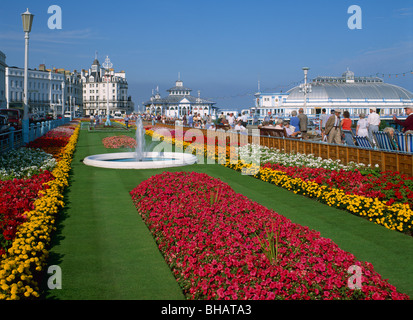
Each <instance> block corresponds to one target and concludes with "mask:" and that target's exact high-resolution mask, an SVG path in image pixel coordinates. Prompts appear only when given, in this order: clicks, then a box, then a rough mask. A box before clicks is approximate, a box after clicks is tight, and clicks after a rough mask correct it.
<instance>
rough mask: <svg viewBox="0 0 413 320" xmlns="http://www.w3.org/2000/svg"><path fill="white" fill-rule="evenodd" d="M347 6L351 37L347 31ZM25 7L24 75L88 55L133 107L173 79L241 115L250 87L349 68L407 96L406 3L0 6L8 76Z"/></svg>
mask: <svg viewBox="0 0 413 320" xmlns="http://www.w3.org/2000/svg"><path fill="white" fill-rule="evenodd" d="M353 4H356V5H359V6H360V8H361V9H362V29H361V30H350V29H349V28H348V26H347V21H348V19H349V18H350V16H351V14H349V13H347V9H348V7H349V6H350V5H353ZM50 5H59V6H60V7H61V9H62V29H61V30H51V29H49V28H48V26H47V21H48V19H49V17H50V16H51V15H50V14H48V13H47V9H48V7H49V6H50ZM27 7H28V8H29V10H30V12H32V13H33V14H35V17H34V23H33V28H32V32H31V34H30V61H29V67H31V68H37V67H38V65H39V64H41V63H45V64H46V66H47V67H52V66H54V67H57V68H65V69H68V70H74V69H76V70H81V69H88V68H89V67H90V65H91V63H92V61H93V59H94V56H95V52H96V51H97V52H98V58H99V60H100V61H101V63H102V62H103V61H104V58H105V57H106V56H107V55H108V56H109V57H110V59H111V61H112V63H113V65H114V68H115V69H116V70H118V71H120V70H125V71H126V76H127V78H128V82H129V94H130V95H131V96H132V99H133V101H134V102H135V104H137V105H140V104H141V103H142V102H143V101H146V100H147V99H148V98H149V97H150V95H151V93H152V89H155V88H156V87H157V86H159V89H160V93H161V95H162V96H165V95H166V94H167V92H166V91H165V90H167V89H168V88H170V87H172V86H174V84H175V81H176V80H177V78H178V72H179V73H180V75H181V80H183V81H184V85H185V86H187V87H189V88H191V89H193V93H192V94H193V95H197V92H198V90H200V91H201V97H203V98H210V99H211V100H213V101H216V102H217V106H218V107H220V108H223V109H240V108H248V107H251V106H252V105H253V94H254V92H256V91H257V83H258V80H260V83H261V90H262V91H271V92H279V91H281V90H283V91H284V92H285V91H286V90H287V89H290V88H291V87H292V85H294V84H295V83H297V82H299V81H301V80H302V79H303V71H302V69H301V68H302V67H303V66H308V67H310V71H309V78H314V77H316V76H318V75H324V76H339V75H341V74H342V73H343V72H344V71H345V70H346V69H347V68H350V70H352V71H354V72H355V74H356V76H357V75H360V76H369V75H376V74H377V73H378V74H379V75H380V76H382V74H384V75H385V76H384V77H383V78H384V80H385V81H386V82H389V83H393V84H396V85H400V86H403V87H405V88H407V89H409V90H410V91H413V74H412V73H410V71H412V70H413V1H412V0H392V1H382V0H380V1H377V0H375V1H374V0H352V1H327V0H313V1H305V0H296V1H276V0H272V1H270V0H254V1H250V0H237V1H234V0H219V1H217V0H175V1H172V0H169V1H167V0H150V1H141V0H137V1H136V0H135V1H117V2H114V1H104V0H101V1H88V0H84V1H78V0H72V1H45V0H39V1H22V0H2V10H1V11H0V50H1V51H3V52H4V53H5V54H6V56H7V59H6V63H7V64H8V65H10V66H19V67H23V65H24V35H23V31H22V23H21V16H20V14H21V13H23V12H24V11H26V8H27ZM403 72H408V73H407V74H406V75H405V76H403V75H402V73H403ZM396 73H399V74H400V75H399V76H398V77H397V78H396V77H395V76H394V74H396ZM388 74H393V75H392V76H391V77H388Z"/></svg>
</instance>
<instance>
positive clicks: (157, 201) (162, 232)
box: [131, 172, 409, 300]
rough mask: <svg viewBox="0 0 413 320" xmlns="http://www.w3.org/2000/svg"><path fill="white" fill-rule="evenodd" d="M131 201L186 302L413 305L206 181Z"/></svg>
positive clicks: (159, 186)
mask: <svg viewBox="0 0 413 320" xmlns="http://www.w3.org/2000/svg"><path fill="white" fill-rule="evenodd" d="M131 196H132V199H133V202H134V204H135V206H136V208H137V210H138V212H139V214H140V215H141V216H142V219H143V220H144V221H145V223H146V225H147V226H148V228H149V230H150V232H151V233H152V235H153V237H154V239H155V240H156V243H157V244H158V247H159V249H160V251H161V252H162V254H163V255H164V258H165V261H166V262H167V263H168V265H169V267H170V268H171V270H172V272H173V274H174V275H175V277H176V279H177V281H178V283H179V284H180V286H181V288H182V290H183V292H184V294H185V296H186V298H187V299H208V300H209V299H232V300H244V299H246V300H266V299H268V300H274V299H284V300H295V299H297V300H309V299H316V300H321V299H322V300H328V299H340V300H382V299H383V300H407V299H409V297H408V296H407V295H405V294H402V293H399V292H397V290H396V288H395V287H394V286H392V285H391V284H389V283H388V282H387V281H386V280H384V279H382V277H381V276H380V274H378V273H377V272H376V271H375V270H374V268H373V266H372V265H371V264H370V263H368V262H363V261H358V260H357V259H356V258H355V257H354V255H352V254H351V253H348V252H345V251H343V250H342V249H340V248H339V247H338V246H337V245H336V244H335V243H333V242H332V241H331V240H330V239H326V238H323V237H321V236H320V233H319V232H317V231H314V230H311V229H309V228H308V227H303V226H301V225H298V224H295V223H292V222H291V221H290V220H289V219H287V218H285V217H284V216H281V215H279V214H277V213H276V212H275V211H273V210H270V209H268V208H266V207H264V206H262V205H260V204H258V203H256V202H253V201H251V200H249V199H248V198H247V197H245V196H243V195H241V194H236V193H235V192H234V191H233V190H232V189H231V188H230V186H229V185H228V184H225V183H223V182H222V181H220V180H219V179H216V178H212V177H210V176H208V175H206V174H202V173H194V172H175V173H170V172H165V173H162V174H159V175H155V176H152V177H151V178H149V179H148V180H146V181H144V182H142V183H141V184H139V185H138V186H137V187H136V188H134V189H133V190H132V191H131ZM234 199H236V201H234ZM354 268H359V269H360V270H361V278H359V279H358V280H359V281H360V282H359V285H358V287H354V285H352V284H354V283H353V280H354V279H353V275H352V272H351V270H353V269H354Z"/></svg>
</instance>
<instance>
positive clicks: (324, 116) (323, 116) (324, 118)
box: [320, 109, 331, 141]
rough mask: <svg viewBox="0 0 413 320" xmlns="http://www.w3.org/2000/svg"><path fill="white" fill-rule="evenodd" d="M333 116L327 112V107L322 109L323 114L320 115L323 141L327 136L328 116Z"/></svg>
mask: <svg viewBox="0 0 413 320" xmlns="http://www.w3.org/2000/svg"><path fill="white" fill-rule="evenodd" d="M330 116H331V114H327V113H326V109H323V110H321V115H320V130H321V141H324V137H325V135H326V134H325V131H326V123H327V120H328V118H329V117H330Z"/></svg>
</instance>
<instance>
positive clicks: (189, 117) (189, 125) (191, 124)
mask: <svg viewBox="0 0 413 320" xmlns="http://www.w3.org/2000/svg"><path fill="white" fill-rule="evenodd" d="M193 124H194V116H193V115H192V112H191V113H190V114H189V116H188V127H192V126H193Z"/></svg>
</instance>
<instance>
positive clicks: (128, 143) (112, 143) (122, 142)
mask: <svg viewBox="0 0 413 320" xmlns="http://www.w3.org/2000/svg"><path fill="white" fill-rule="evenodd" d="M102 143H103V145H104V146H105V148H108V149H119V148H136V140H135V139H133V138H131V137H129V136H124V135H121V136H113V137H107V138H104V139H102Z"/></svg>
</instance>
